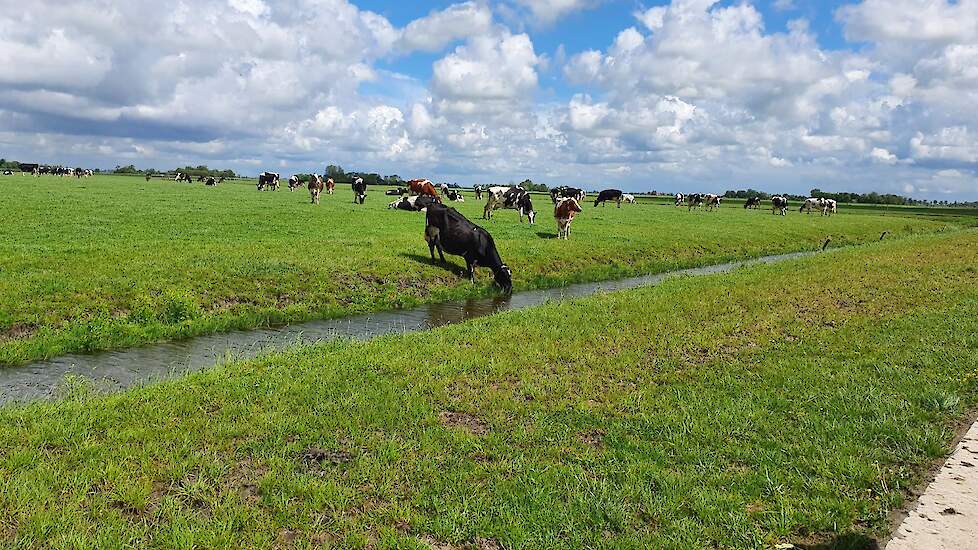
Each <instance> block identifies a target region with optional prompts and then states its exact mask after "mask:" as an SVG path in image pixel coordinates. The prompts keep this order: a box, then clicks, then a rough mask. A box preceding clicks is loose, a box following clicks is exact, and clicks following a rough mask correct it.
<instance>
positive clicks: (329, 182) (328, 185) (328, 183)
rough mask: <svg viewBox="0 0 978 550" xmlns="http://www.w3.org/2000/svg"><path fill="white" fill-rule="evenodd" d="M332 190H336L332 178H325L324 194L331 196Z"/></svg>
mask: <svg viewBox="0 0 978 550" xmlns="http://www.w3.org/2000/svg"><path fill="white" fill-rule="evenodd" d="M333 189H336V182H335V181H333V178H326V193H327V194H329V195H332V194H333Z"/></svg>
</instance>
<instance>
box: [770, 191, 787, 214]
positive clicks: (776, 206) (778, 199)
mask: <svg viewBox="0 0 978 550" xmlns="http://www.w3.org/2000/svg"><path fill="white" fill-rule="evenodd" d="M787 212H788V199H787V198H786V197H782V196H780V195H775V196H773V197H771V213H772V214H781V215H782V216H784V215H785V214H786V213H787Z"/></svg>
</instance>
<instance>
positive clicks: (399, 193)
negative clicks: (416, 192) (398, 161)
mask: <svg viewBox="0 0 978 550" xmlns="http://www.w3.org/2000/svg"><path fill="white" fill-rule="evenodd" d="M405 193H407V190H405V189H404V188H402V187H398V188H397V189H388V190H387V191H384V194H385V195H387V196H389V197H400V196H403V195H404V194H405Z"/></svg>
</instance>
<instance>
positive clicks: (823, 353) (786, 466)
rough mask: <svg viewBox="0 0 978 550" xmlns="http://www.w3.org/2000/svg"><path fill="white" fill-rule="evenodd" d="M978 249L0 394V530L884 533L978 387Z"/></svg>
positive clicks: (970, 245)
mask: <svg viewBox="0 0 978 550" xmlns="http://www.w3.org/2000/svg"><path fill="white" fill-rule="evenodd" d="M262 200H269V201H272V200H274V201H280V202H281V201H284V200H285V199H283V198H282V197H281V196H275V197H272V196H264V197H262ZM202 201H203V199H201V202H202ZM181 204H182V203H181ZM294 210H296V211H299V209H298V207H295V208H294ZM321 210H322V211H324V212H337V211H341V210H342V208H341V207H338V206H337V207H336V208H335V210H327V209H326V208H323V209H321ZM644 212H646V211H642V210H637V211H634V212H631V213H627V214H626V213H625V212H624V211H623V212H621V213H619V212H613V211H608V212H605V213H601V214H600V216H602V218H601V219H608V218H609V217H611V216H618V215H621V216H634V217H638V216H639V214H640V213H644ZM647 212H649V214H648V217H649V218H650V219H655V218H657V217H659V216H664V217H666V216H671V213H670V212H669V211H663V212H662V213H661V214H660V213H659V212H660V211H659V210H649V211H647ZM320 215H321V214H320ZM727 215H729V216H734V215H735V214H733V213H730V214H726V213H722V214H721V216H727ZM736 215H737V216H739V215H740V213H739V212H738V213H737V214H736ZM350 216H352V214H350ZM598 216H599V215H596V214H594V213H593V211H592V210H588V211H586V212H585V218H584V219H583V220H582V221H585V220H588V219H591V220H592V223H595V224H597V223H599V221H598V219H597V218H598ZM839 218H840V219H842V218H843V215H840V216H839ZM626 219H629V218H626ZM674 219H679V220H681V219H682V218H674ZM720 219H721V220H725V219H726V218H722V217H721V218H720ZM742 219H743V220H744V221H743V223H745V224H757V225H756V226H755V227H758V228H763V227H765V226H764V225H763V224H764V223H765V222H762V221H754V220H753V219H749V218H746V217H745V218H742ZM782 221H783V220H782ZM789 222H794V223H797V224H801V223H807V222H805V221H801V222H799V221H798V220H789ZM677 223H679V222H677ZM840 223H841V222H840ZM864 223H867V224H868V223H869V221H865V222H864ZM188 225H189V226H193V225H194V224H193V223H189V224H188ZM586 225H587V224H585V223H582V224H581V227H580V229H581V231H580V233H579V234H578V235H577V236H578V237H579V238H580V239H581V240H584V238H583V235H584V234H586V229H585V228H586ZM160 226H161V227H166V226H167V224H166V223H161V224H160ZM494 226H496V227H499V226H503V224H502V223H500V222H494ZM505 227H507V228H508V230H507V231H506V233H507V234H509V235H512V234H515V232H516V231H520V230H522V231H523V232H524V233H525V232H526V231H528V230H527V228H525V227H524V228H519V227H518V226H512V225H508V226H505ZM693 227H700V226H693ZM534 231H535V230H534ZM701 231H702V232H703V233H707V230H706V229H701ZM510 232H513V233H510ZM361 238H363V237H361ZM511 238H512V237H511ZM188 242H191V243H192V239H189V240H188ZM508 242H510V243H512V242H515V240H510V241H508ZM533 244H534V245H536V246H541V247H542V246H548V245H549V244H551V243H550V242H549V241H543V240H541V241H539V242H534V243H533ZM976 245H978V234H976V233H975V232H974V231H973V230H972V231H957V232H952V233H949V234H945V235H929V236H915V237H909V238H906V239H901V240H893V241H886V242H883V243H877V244H870V245H867V246H864V247H859V248H852V249H847V250H840V251H835V252H832V253H827V254H820V255H817V256H815V257H813V258H808V259H803V260H794V261H790V262H785V263H780V264H776V265H768V266H755V267H751V268H745V269H741V270H738V271H736V272H733V273H729V274H723V275H714V276H708V277H700V278H687V279H672V280H669V281H666V282H665V283H664V284H663V285H661V286H659V287H654V288H645V289H639V290H633V291H626V292H620V293H613V294H605V295H599V296H596V297H592V298H588V299H585V300H579V301H575V302H570V303H562V304H551V305H546V306H542V307H539V308H534V309H530V310H523V311H518V312H510V313H506V314H501V315H496V316H492V317H489V318H483V319H479V320H476V321H472V322H467V323H464V324H461V325H455V326H451V327H445V328H441V329H437V330H433V331H429V332H425V333H421V334H414V335H408V336H397V337H394V336H391V337H384V338H380V339H376V340H372V341H369V342H365V343H342V342H341V343H333V344H328V345H321V346H317V347H313V348H304V349H298V350H295V351H291V352H289V353H286V354H282V355H273V356H268V357H265V358H262V359H259V360H256V361H251V362H245V363H233V364H230V365H226V366H222V367H218V368H215V369H212V370H209V371H206V372H201V373H197V374H193V375H190V376H188V377H186V378H183V379H180V380H176V381H171V382H166V383H162V384H157V385H153V386H148V387H143V388H137V389H134V390H131V391H128V392H125V393H122V394H117V395H112V396H106V397H97V396H87V395H85V394H84V392H79V393H78V394H77V395H75V396H74V397H72V398H70V399H68V400H66V401H62V402H58V403H38V404H34V405H30V406H26V407H19V408H9V407H8V408H6V409H0V441H3V442H4V445H2V446H0V541H2V540H4V539H6V541H7V546H9V547H12V548H36V547H52V548H73V549H74V548H117V547H156V548H190V547H197V548H215V547H227V548H241V547H262V548H268V547H272V546H275V545H278V546H279V547H297V548H305V547H311V546H318V545H322V544H327V545H338V546H344V547H363V546H368V545H369V546H370V547H379V548H387V547H400V548H423V547H426V546H427V545H429V544H430V545H435V546H436V547H437V548H461V547H463V545H471V546H473V547H477V548H495V547H498V546H495V545H501V546H503V547H517V548H519V547H535V548H553V547H555V546H559V547H628V548H652V547H654V548H760V547H770V546H771V545H774V544H777V543H782V542H792V543H797V544H822V543H824V544H827V545H829V546H833V545H835V546H839V547H853V548H860V547H868V544H869V541H870V540H871V539H872V538H873V537H876V536H879V535H882V534H884V533H885V532H886V529H887V513H888V512H889V511H890V510H891V509H893V508H894V507H898V506H900V504H901V499H902V495H903V492H904V491H905V490H906V489H907V487H909V486H910V485H911V484H913V483H915V482H916V481H918V480H919V479H920V477H921V475H922V472H923V471H924V470H925V469H926V467H927V466H928V464H929V463H930V461H932V460H934V459H935V458H938V457H940V456H942V454H943V453H944V452H945V450H946V448H947V445H948V442H949V441H950V439H951V437H952V432H953V426H954V423H955V422H956V421H957V420H960V419H961V418H962V416H963V414H964V412H965V411H966V410H968V409H969V408H972V407H974V406H975V405H976V404H978V264H976V261H975V260H976ZM512 255H514V256H515V255H516V254H512ZM426 273H427V271H426ZM524 284H526V279H524Z"/></svg>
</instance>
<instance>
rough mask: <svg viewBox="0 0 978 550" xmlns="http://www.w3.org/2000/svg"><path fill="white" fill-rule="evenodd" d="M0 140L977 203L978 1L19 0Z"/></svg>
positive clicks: (413, 171) (5, 28)
mask: <svg viewBox="0 0 978 550" xmlns="http://www.w3.org/2000/svg"><path fill="white" fill-rule="evenodd" d="M0 68H2V69H0V156H2V157H5V158H8V159H17V160H21V161H24V162H42V163H51V164H65V165H71V166H83V167H93V168H94V167H98V168H111V167H113V166H116V165H128V164H134V165H136V166H137V167H141V168H150V167H153V168H159V169H167V168H174V167H177V166H184V165H187V164H191V165H195V166H196V165H199V164H206V165H208V166H210V167H213V168H221V169H224V168H231V169H234V170H235V171H237V172H239V173H243V174H251V175H253V174H257V173H258V172H261V171H263V170H271V171H277V172H281V173H283V174H291V173H305V172H310V171H322V170H323V169H324V167H325V165H327V164H338V165H341V166H343V167H344V168H346V169H347V170H359V171H363V172H377V173H380V174H384V175H390V174H397V175H399V176H401V177H403V178H421V177H424V178H429V179H431V180H434V181H439V182H440V181H446V182H457V183H460V184H473V183H505V182H508V181H522V180H524V179H526V178H529V179H532V180H533V181H535V182H541V183H546V184H549V185H576V186H583V187H588V188H605V187H617V188H621V189H624V190H627V191H649V190H658V191H667V192H675V191H682V192H694V191H699V192H720V191H724V190H727V189H746V188H748V187H750V188H754V189H761V190H766V191H769V192H778V193H805V192H807V191H808V190H809V189H811V188H814V187H818V188H820V189H822V190H826V191H855V192H868V191H877V192H881V193H898V194H902V195H909V196H913V197H915V198H923V199H938V200H952V201H953V200H976V199H978V108H976V107H975V106H976V105H978V0H862V1H856V0H851V1H849V2H846V1H824V2H823V1H815V0H753V1H751V0H743V1H727V0H724V1H714V0H672V1H671V2H662V1H659V2H656V1H649V2H643V1H640V0H499V1H468V2H449V1H428V2H424V1H414V2H403V1H400V0H399V1H392V0H359V1H356V0H195V1H193V2H190V1H189V0H71V1H70V2H65V1H64V0H31V1H30V2H27V3H24V2H19V1H18V2H14V0H0Z"/></svg>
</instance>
